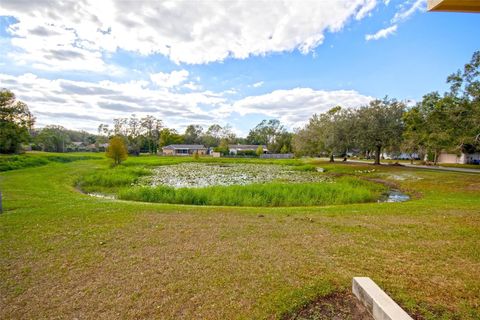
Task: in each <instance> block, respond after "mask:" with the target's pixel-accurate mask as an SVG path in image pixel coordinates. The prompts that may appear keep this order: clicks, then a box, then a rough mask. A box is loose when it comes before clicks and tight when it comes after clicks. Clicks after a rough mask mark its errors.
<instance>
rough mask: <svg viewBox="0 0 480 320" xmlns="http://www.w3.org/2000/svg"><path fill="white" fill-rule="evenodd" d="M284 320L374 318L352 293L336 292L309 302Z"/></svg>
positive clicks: (357, 319)
mask: <svg viewBox="0 0 480 320" xmlns="http://www.w3.org/2000/svg"><path fill="white" fill-rule="evenodd" d="M283 319H284V320H347V319H351V320H373V317H372V315H371V314H370V313H369V312H368V310H367V309H366V308H365V307H364V306H363V305H362V304H361V303H360V301H358V300H357V298H355V297H354V296H353V295H352V294H351V293H346V292H336V293H332V294H329V295H327V296H325V297H320V298H318V299H317V300H315V301H313V302H311V303H309V304H308V305H306V306H305V307H304V308H302V309H300V310H298V311H297V312H295V313H294V314H290V315H288V316H286V317H284V318H283Z"/></svg>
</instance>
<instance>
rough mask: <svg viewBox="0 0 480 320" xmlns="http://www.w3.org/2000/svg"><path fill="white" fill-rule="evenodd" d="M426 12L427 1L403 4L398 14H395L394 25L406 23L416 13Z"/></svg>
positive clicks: (417, 0) (421, 0)
mask: <svg viewBox="0 0 480 320" xmlns="http://www.w3.org/2000/svg"><path fill="white" fill-rule="evenodd" d="M409 4H411V5H410V7H408V6H407V5H409ZM425 10H426V0H414V1H408V2H407V3H406V4H403V5H402V6H401V9H400V10H399V11H398V12H397V13H395V15H394V16H393V19H392V23H397V22H400V21H405V20H406V19H408V18H409V17H410V16H411V15H413V14H414V13H415V12H417V11H425Z"/></svg>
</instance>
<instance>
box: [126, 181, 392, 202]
mask: <svg viewBox="0 0 480 320" xmlns="http://www.w3.org/2000/svg"><path fill="white" fill-rule="evenodd" d="M385 191H386V187H384V186H383V185H379V184H376V183H372V182H368V181H362V180H360V179H357V178H353V177H342V178H339V179H337V180H335V181H334V182H329V183H325V182H321V183H294V184H288V183H266V184H251V185H243V186H240V185H233V186H211V187H205V188H178V189H176V188H173V187H167V186H158V187H154V188H152V187H133V188H123V189H121V190H120V191H119V192H118V197H119V199H124V200H134V201H144V202H160V203H171V204H190V205H217V206H249V207H291V206H319V205H333V204H347V203H360V202H371V201H375V200H376V199H378V198H379V197H380V195H381V194H382V193H383V192H385Z"/></svg>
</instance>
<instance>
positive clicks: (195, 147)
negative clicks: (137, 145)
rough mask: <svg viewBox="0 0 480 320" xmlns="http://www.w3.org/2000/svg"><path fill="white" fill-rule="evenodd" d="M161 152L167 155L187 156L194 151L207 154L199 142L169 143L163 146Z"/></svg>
mask: <svg viewBox="0 0 480 320" xmlns="http://www.w3.org/2000/svg"><path fill="white" fill-rule="evenodd" d="M162 152H163V154H164V155H167V156H188V155H193V154H195V153H197V154H198V155H200V156H202V155H206V154H207V148H205V146H204V145H201V144H171V145H169V146H166V147H163V148H162Z"/></svg>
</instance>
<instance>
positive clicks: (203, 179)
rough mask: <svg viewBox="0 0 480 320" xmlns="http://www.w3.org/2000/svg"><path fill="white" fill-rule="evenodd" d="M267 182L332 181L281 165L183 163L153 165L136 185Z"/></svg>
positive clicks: (180, 185)
mask: <svg viewBox="0 0 480 320" xmlns="http://www.w3.org/2000/svg"><path fill="white" fill-rule="evenodd" d="M268 182H287V183H306V182H331V178H329V177H328V176H325V175H323V174H321V173H319V172H316V171H311V170H296V168H295V167H290V166H281V165H270V164H206V163H182V164H177V165H169V166H161V167H157V168H154V169H153V170H152V175H150V176H146V177H143V178H141V179H140V180H139V181H138V183H137V185H142V186H151V187H156V186H169V187H174V188H203V187H209V186H231V185H248V184H258V183H268Z"/></svg>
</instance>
